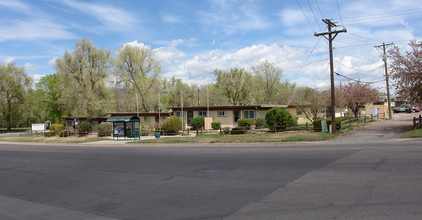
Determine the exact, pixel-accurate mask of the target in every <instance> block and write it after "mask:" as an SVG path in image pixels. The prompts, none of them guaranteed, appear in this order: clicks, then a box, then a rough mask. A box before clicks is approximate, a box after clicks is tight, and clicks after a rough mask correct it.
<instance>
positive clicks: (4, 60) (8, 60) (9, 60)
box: [2, 57, 15, 64]
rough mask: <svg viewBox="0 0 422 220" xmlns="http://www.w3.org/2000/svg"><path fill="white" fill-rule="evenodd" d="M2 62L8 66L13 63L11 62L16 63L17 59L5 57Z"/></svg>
mask: <svg viewBox="0 0 422 220" xmlns="http://www.w3.org/2000/svg"><path fill="white" fill-rule="evenodd" d="M2 60H3V61H2V62H3V63H4V64H8V63H11V62H13V61H15V58H13V57H4V58H3V59H2Z"/></svg>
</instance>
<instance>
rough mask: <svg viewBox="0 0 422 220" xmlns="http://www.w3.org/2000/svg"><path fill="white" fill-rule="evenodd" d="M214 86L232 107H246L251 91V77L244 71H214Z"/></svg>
mask: <svg viewBox="0 0 422 220" xmlns="http://www.w3.org/2000/svg"><path fill="white" fill-rule="evenodd" d="M214 74H215V76H216V77H217V83H216V86H217V88H219V89H220V90H221V92H222V94H223V95H224V96H225V97H226V98H227V99H228V100H229V103H230V104H232V105H246V104H248V103H249V98H250V97H249V96H250V93H251V90H252V75H251V74H250V73H248V72H246V71H245V70H244V69H237V68H235V69H231V70H230V72H226V71H222V70H215V71H214Z"/></svg>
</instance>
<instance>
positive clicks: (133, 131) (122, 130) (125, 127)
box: [106, 116, 141, 140]
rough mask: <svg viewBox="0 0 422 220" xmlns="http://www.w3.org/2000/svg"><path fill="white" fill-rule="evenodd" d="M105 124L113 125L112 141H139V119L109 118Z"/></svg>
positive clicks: (126, 117)
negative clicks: (110, 123)
mask: <svg viewBox="0 0 422 220" xmlns="http://www.w3.org/2000/svg"><path fill="white" fill-rule="evenodd" d="M106 122H112V123H113V140H119V139H120V140H126V139H134V140H136V139H138V140H140V139H141V129H140V128H141V119H140V118H139V117H137V116H121V117H111V118H109V119H107V121H106Z"/></svg>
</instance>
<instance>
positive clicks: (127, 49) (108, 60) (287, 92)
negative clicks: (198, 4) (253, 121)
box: [0, 39, 421, 129]
mask: <svg viewBox="0 0 422 220" xmlns="http://www.w3.org/2000/svg"><path fill="white" fill-rule="evenodd" d="M412 45H413V46H415V47H421V45H420V44H417V43H413V44H412ZM418 51H420V50H418ZM114 54H115V55H114V56H112V53H111V52H110V51H109V50H103V49H100V48H97V47H96V46H95V45H93V44H92V42H91V41H90V40H87V39H82V40H80V41H78V42H77V43H76V46H75V49H74V50H73V51H71V52H69V51H66V52H65V54H64V55H63V57H61V58H58V59H56V63H55V70H56V72H55V73H54V74H51V75H47V76H44V77H42V78H41V80H40V81H39V82H38V83H37V84H36V85H35V86H34V85H33V82H32V80H31V78H30V77H29V76H28V75H27V74H26V73H25V70H24V69H23V67H18V66H16V65H15V64H14V63H9V64H3V65H0V104H1V105H0V106H1V107H0V111H1V114H2V118H4V120H6V121H7V123H6V124H7V125H8V129H10V127H11V125H13V126H16V127H20V126H29V125H30V123H33V122H40V121H45V120H50V121H52V122H53V123H60V122H61V120H62V117H63V116H67V115H81V116H82V115H83V116H101V115H104V114H105V113H106V112H113V111H125V112H134V111H136V110H137V101H138V102H139V111H141V112H152V111H155V112H156V111H159V110H160V111H167V108H168V107H171V106H181V105H182V103H181V100H182V99H181V98H180V97H181V95H182V94H183V96H184V98H183V102H184V103H183V105H184V106H204V105H206V104H207V102H209V104H210V105H250V104H283V105H297V106H298V108H302V109H303V112H304V114H305V116H306V117H308V118H309V119H314V118H316V115H317V114H318V113H319V111H320V110H321V108H324V107H325V106H329V105H328V104H327V103H329V100H330V97H329V93H328V92H327V91H320V90H317V89H314V88H308V87H296V84H295V83H290V82H288V81H284V82H283V81H282V80H281V79H282V77H283V71H282V70H281V69H280V68H278V67H276V66H275V65H274V64H273V63H270V62H268V61H262V62H259V63H258V64H257V65H256V66H254V67H252V69H251V71H250V72H248V71H245V70H244V69H241V68H234V69H231V70H229V71H223V70H218V69H217V70H215V71H214V75H215V77H216V82H215V83H208V84H205V85H200V86H199V85H194V84H193V85H188V84H186V83H184V82H183V81H182V80H181V79H176V78H175V77H172V78H170V79H165V78H161V77H160V73H161V66H160V63H159V62H158V61H157V59H156V58H155V56H154V52H153V50H152V49H151V48H150V47H147V46H143V47H138V46H131V45H124V46H123V47H121V48H120V49H118V50H117V51H116V52H115V53H114ZM391 54H392V57H391V58H393V59H395V57H397V59H396V60H395V61H396V62H399V61H401V60H408V59H410V58H408V57H400V56H399V54H400V53H399V52H398V49H396V50H395V51H393V52H391ZM419 59H420V58H418V57H416V56H414V57H412V58H411V62H410V63H409V64H407V65H410V64H412V63H418V62H419V63H420V61H419ZM419 63H418V65H419ZM398 67H401V66H400V65H399V64H397V65H393V66H392V70H394V71H395V75H394V77H395V78H396V79H397V80H398V81H399V82H401V81H400V79H402V78H400V72H405V70H403V69H400V68H398ZM408 69H410V68H407V69H406V70H408ZM413 70H414V69H412V71H413ZM415 72H416V73H418V74H420V71H419V72H418V71H417V69H415ZM406 79H407V78H406ZM410 80H413V81H416V79H410ZM419 80H420V78H419ZM407 82H408V81H403V84H406V83H407ZM414 84H416V85H414ZM414 84H412V86H411V88H419V87H420V82H419V84H418V82H415V83H414ZM406 85H407V84H406ZM417 85H419V87H417ZM408 87H409V86H407V87H406V88H408ZM400 88H401V87H400ZM403 88H405V87H403ZM182 91H183V92H182ZM405 91H409V92H412V93H414V94H416V95H414V96H412V97H414V99H415V100H416V99H419V100H420V94H421V93H420V92H419V93H416V92H415V91H414V90H409V89H407V90H403V93H405ZM419 91H420V90H419ZM337 93H338V95H336V97H338V102H337V103H338V104H339V106H348V107H349V108H350V109H352V110H353V109H354V108H356V106H358V105H362V104H364V103H365V102H370V101H374V100H375V98H374V97H375V96H376V91H375V90H374V89H371V88H370V86H369V85H368V84H363V83H360V82H354V83H349V84H348V85H346V86H344V87H343V88H338V91H337ZM158 94H160V99H161V102H160V103H161V105H160V106H159V104H158ZM207 94H209V98H208V100H207ZM356 94H359V95H356ZM351 97H355V98H351ZM159 108H160V109H159Z"/></svg>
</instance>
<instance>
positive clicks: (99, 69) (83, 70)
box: [55, 39, 111, 116]
mask: <svg viewBox="0 0 422 220" xmlns="http://www.w3.org/2000/svg"><path fill="white" fill-rule="evenodd" d="M55 68H56V70H57V75H58V77H59V82H60V83H62V85H63V87H64V93H63V100H65V102H67V103H69V105H68V106H69V107H70V106H71V107H72V113H73V114H75V115H87V116H96V115H104V114H105V112H107V109H108V108H109V107H110V106H109V105H108V103H107V102H106V100H108V99H109V97H110V95H109V91H108V89H107V87H106V79H107V78H108V76H109V71H110V68H111V64H110V51H109V50H102V49H99V48H97V47H95V46H94V45H93V44H92V42H91V41H89V40H88V39H82V40H80V41H78V42H77V43H76V47H75V49H74V50H73V51H72V52H68V51H66V52H65V54H64V56H63V57H61V58H58V59H56V66H55Z"/></svg>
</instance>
